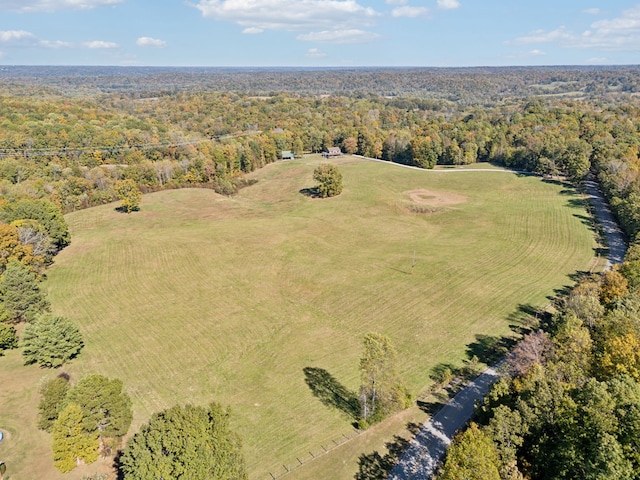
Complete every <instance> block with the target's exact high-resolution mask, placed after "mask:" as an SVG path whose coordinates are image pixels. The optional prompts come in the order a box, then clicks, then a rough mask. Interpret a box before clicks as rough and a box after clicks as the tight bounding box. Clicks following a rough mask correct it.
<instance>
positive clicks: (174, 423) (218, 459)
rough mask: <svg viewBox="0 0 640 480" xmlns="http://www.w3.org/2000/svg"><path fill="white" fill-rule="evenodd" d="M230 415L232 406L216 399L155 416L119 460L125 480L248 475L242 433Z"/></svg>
mask: <svg viewBox="0 0 640 480" xmlns="http://www.w3.org/2000/svg"><path fill="white" fill-rule="evenodd" d="M230 417H231V415H230V412H229V410H228V409H227V410H225V409H224V408H222V407H221V406H220V405H218V404H216V403H212V404H211V405H209V407H208V408H204V407H196V406H193V405H186V406H184V407H181V406H175V407H172V408H170V409H168V410H164V411H162V412H159V413H156V414H154V415H153V416H152V417H151V420H149V423H147V424H145V425H143V426H142V428H141V429H140V432H138V433H136V434H135V435H134V436H133V438H131V439H130V440H129V441H128V442H127V446H126V448H125V450H124V452H123V454H122V457H121V459H120V470H121V473H122V474H123V478H124V480H156V479H159V478H166V479H169V478H172V479H184V480H186V479H190V480H245V479H247V472H246V467H245V461H244V457H243V454H242V445H241V441H240V437H238V435H237V434H235V433H234V432H233V431H232V430H231V428H230V425H229V422H230Z"/></svg>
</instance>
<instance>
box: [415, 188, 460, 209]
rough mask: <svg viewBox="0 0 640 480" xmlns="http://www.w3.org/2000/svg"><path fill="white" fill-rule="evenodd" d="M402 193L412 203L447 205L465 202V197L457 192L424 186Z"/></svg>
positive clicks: (430, 205) (435, 205)
mask: <svg viewBox="0 0 640 480" xmlns="http://www.w3.org/2000/svg"><path fill="white" fill-rule="evenodd" d="M404 193H405V194H406V195H409V198H410V199H411V201H412V202H413V203H417V204H419V205H426V206H429V207H448V206H450V205H458V204H459V203H465V202H466V201H467V197H465V196H464V195H458V194H457V193H451V192H436V191H433V190H426V189H424V188H421V189H419V190H410V191H408V192H404Z"/></svg>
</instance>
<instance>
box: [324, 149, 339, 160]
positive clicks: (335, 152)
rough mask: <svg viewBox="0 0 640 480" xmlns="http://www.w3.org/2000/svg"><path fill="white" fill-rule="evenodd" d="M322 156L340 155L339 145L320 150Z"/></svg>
mask: <svg viewBox="0 0 640 480" xmlns="http://www.w3.org/2000/svg"><path fill="white" fill-rule="evenodd" d="M322 156H323V157H324V158H332V157H340V156H342V150H340V147H328V148H327V149H326V150H325V151H324V152H322Z"/></svg>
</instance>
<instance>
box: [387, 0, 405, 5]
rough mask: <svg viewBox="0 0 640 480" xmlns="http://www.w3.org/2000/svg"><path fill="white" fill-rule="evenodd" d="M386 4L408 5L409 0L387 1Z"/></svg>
mask: <svg viewBox="0 0 640 480" xmlns="http://www.w3.org/2000/svg"><path fill="white" fill-rule="evenodd" d="M385 3H386V4H387V5H406V4H407V3H409V0H386V1H385Z"/></svg>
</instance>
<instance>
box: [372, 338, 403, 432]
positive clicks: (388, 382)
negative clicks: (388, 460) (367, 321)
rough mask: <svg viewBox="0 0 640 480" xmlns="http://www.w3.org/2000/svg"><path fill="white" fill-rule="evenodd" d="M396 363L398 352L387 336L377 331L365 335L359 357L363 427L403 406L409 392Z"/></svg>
mask: <svg viewBox="0 0 640 480" xmlns="http://www.w3.org/2000/svg"><path fill="white" fill-rule="evenodd" d="M396 364H397V359H396V351H395V349H394V348H393V345H392V344H391V340H389V338H388V337H385V336H384V335H380V334H378V333H368V334H367V335H365V337H364V351H363V354H362V357H361V358H360V407H361V412H362V413H361V415H362V420H363V424H364V426H366V425H367V424H371V423H374V422H376V421H379V420H381V419H382V418H384V417H385V416H386V415H388V414H390V413H393V412H395V411H398V410H400V409H402V408H403V407H404V405H405V402H406V400H407V393H406V389H405V388H404V386H403V385H402V382H401V381H400V378H399V375H398V371H397V365H396Z"/></svg>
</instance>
